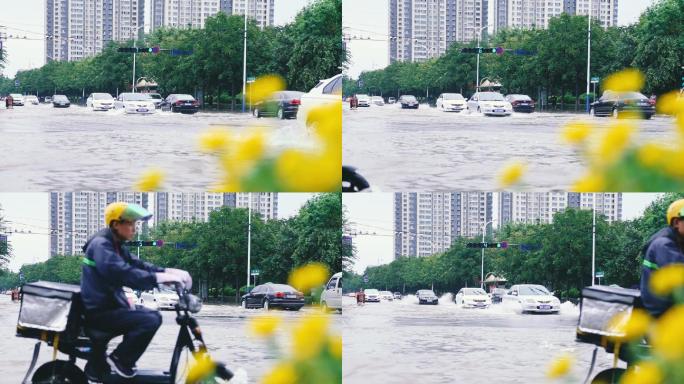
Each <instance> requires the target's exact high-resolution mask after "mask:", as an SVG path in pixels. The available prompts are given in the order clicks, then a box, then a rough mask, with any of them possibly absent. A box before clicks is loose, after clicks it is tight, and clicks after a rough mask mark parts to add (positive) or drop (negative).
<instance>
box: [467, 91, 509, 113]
mask: <svg viewBox="0 0 684 384" xmlns="http://www.w3.org/2000/svg"><path fill="white" fill-rule="evenodd" d="M468 112H470V113H473V112H477V113H482V114H484V115H497V116H509V115H510V114H511V113H513V106H512V105H511V103H509V102H508V101H506V100H505V99H504V97H503V95H502V94H500V93H499V92H476V93H475V94H474V95H473V96H472V97H471V98H470V100H468Z"/></svg>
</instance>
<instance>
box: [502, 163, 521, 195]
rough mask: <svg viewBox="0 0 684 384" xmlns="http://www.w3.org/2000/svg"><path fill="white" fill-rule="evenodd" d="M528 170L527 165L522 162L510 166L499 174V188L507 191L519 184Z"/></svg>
mask: <svg viewBox="0 0 684 384" xmlns="http://www.w3.org/2000/svg"><path fill="white" fill-rule="evenodd" d="M526 169H527V165H526V164H525V163H523V162H520V161H516V162H513V163H510V164H508V165H507V166H505V167H504V168H503V170H502V171H501V173H500V174H499V187H500V188H502V189H505V188H508V187H510V186H511V185H513V184H516V183H518V182H519V181H520V179H521V178H522V176H523V174H524V173H525V170H526Z"/></svg>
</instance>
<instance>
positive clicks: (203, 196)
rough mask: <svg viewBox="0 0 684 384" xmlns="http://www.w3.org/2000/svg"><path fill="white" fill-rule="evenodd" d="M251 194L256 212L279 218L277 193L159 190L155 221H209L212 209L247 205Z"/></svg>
mask: <svg viewBox="0 0 684 384" xmlns="http://www.w3.org/2000/svg"><path fill="white" fill-rule="evenodd" d="M250 195H251V197H252V200H251V201H252V210H253V211H254V212H258V213H259V214H260V215H261V217H262V218H264V219H266V220H269V219H277V218H278V194H277V193H271V192H268V193H266V192H258V193H257V192H255V193H251V194H250V193H242V192H240V193H208V192H198V193H175V192H159V193H156V194H155V208H154V210H155V215H154V217H155V220H156V221H155V222H162V221H166V220H173V221H207V220H208V219H209V214H210V213H211V212H212V211H214V210H216V209H220V208H221V207H224V206H227V207H232V208H248V207H249V201H250V199H249V196H250Z"/></svg>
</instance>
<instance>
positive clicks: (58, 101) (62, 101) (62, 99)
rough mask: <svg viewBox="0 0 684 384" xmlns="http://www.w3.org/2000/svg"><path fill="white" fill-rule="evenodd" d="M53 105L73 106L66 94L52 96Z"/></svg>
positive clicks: (56, 106)
mask: <svg viewBox="0 0 684 384" xmlns="http://www.w3.org/2000/svg"><path fill="white" fill-rule="evenodd" d="M52 106H53V107H54V108H69V106H71V102H70V101H69V99H68V98H67V97H66V96H64V95H54V96H53V97H52Z"/></svg>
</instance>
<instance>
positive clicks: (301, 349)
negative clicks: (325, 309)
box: [292, 315, 329, 360]
mask: <svg viewBox="0 0 684 384" xmlns="http://www.w3.org/2000/svg"><path fill="white" fill-rule="evenodd" d="M328 322H329V319H328V316H326V315H309V316H307V317H305V318H304V319H302V320H301V321H300V322H299V324H297V326H295V328H294V330H293V331H292V350H293V351H292V352H293V355H294V357H295V358H296V359H297V360H307V359H311V358H313V357H315V356H317V355H318V354H319V353H321V351H322V349H323V346H324V345H325V342H326V340H327V331H328Z"/></svg>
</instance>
